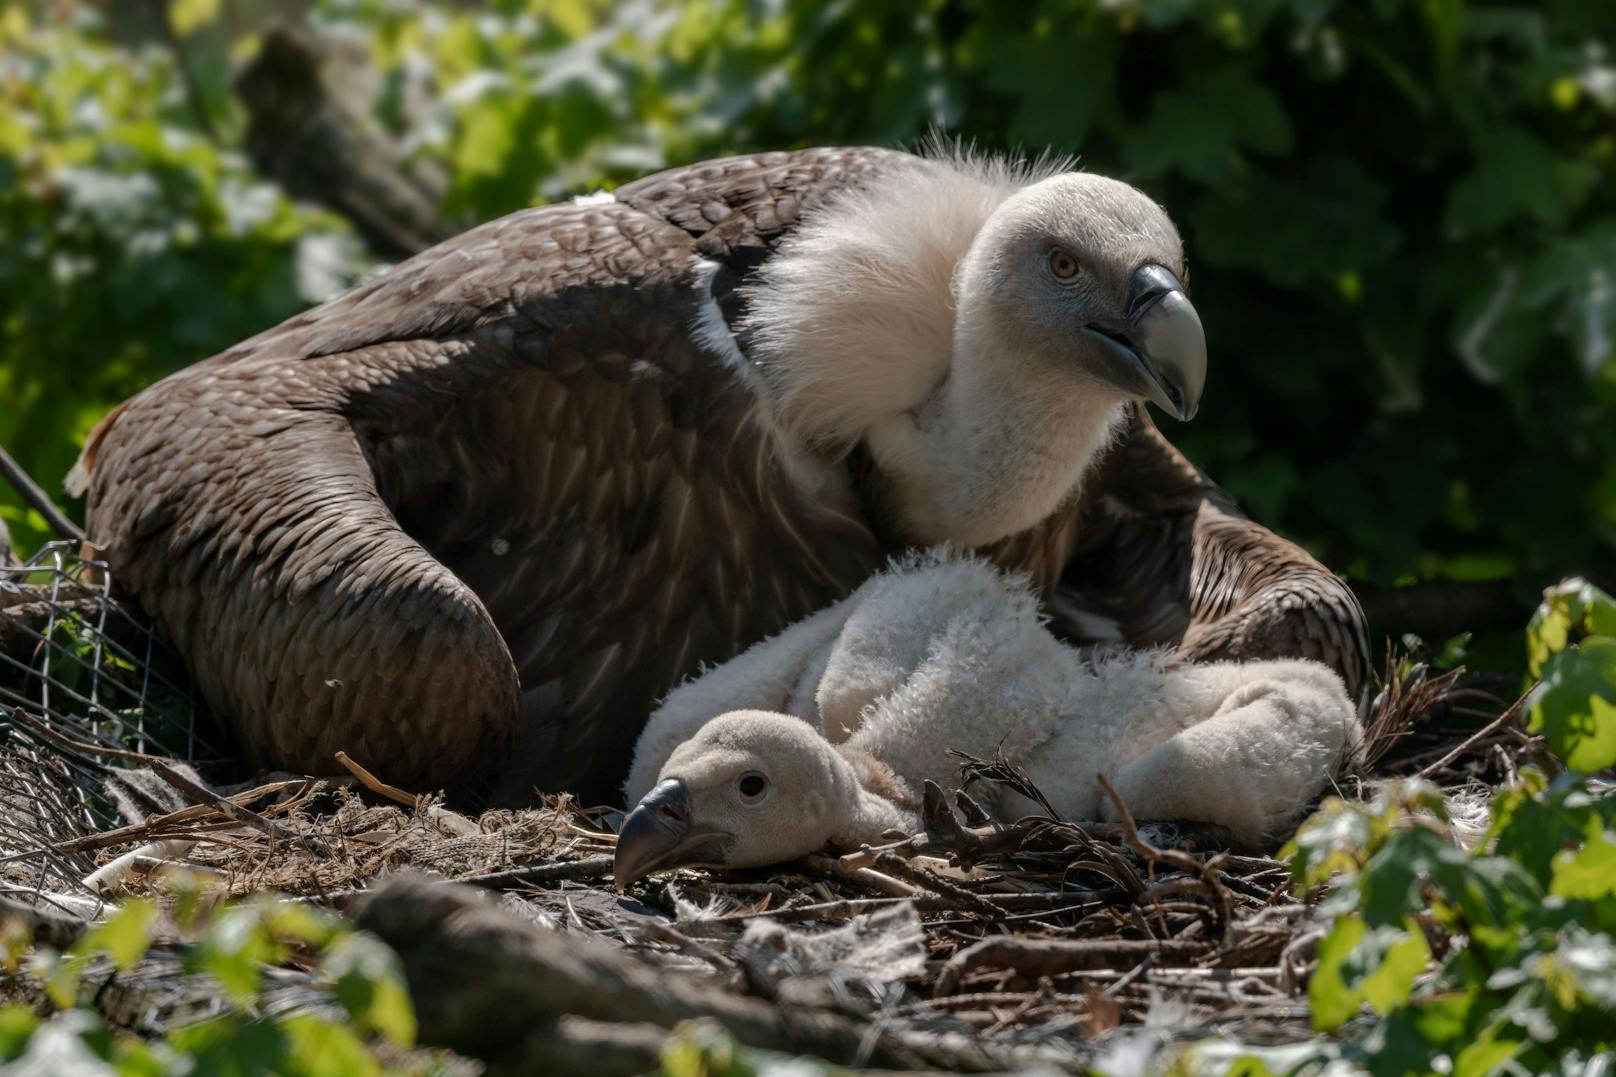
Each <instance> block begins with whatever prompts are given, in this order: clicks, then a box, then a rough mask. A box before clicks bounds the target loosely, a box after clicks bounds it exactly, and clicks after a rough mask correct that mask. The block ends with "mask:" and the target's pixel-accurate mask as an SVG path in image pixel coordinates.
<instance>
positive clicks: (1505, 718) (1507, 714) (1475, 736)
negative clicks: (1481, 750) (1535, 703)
mask: <svg viewBox="0 0 1616 1077" xmlns="http://www.w3.org/2000/svg"><path fill="white" fill-rule="evenodd" d="M1525 705H1526V697H1525V696H1522V697H1521V698H1519V699H1517V700H1516V701H1515V702H1514V703H1511V704H1510V705H1509V709H1508V710H1506V711H1504V713H1503V714H1500V715H1499V716H1498V717H1497V718H1494V719H1493V720H1492V721H1490V722H1488V723H1487V724H1486V725H1484V726H1482V727H1481V728H1480V729H1478V730H1476V731H1475V732H1474V733H1472V734H1470V736H1468V737H1466V738H1465V739H1464V740H1463V741H1462V742H1460V744H1459V745H1458V747H1456V748H1454V749H1453V750H1452V751H1451V752H1448V753H1447V754H1446V755H1444V756H1443V757H1442V758H1441V759H1438V760H1437V761H1436V762H1435V763H1432V764H1431V765H1430V766H1428V767H1425V768H1423V769H1421V770H1420V772H1419V773H1418V774H1417V775H1415V777H1417V778H1429V777H1430V776H1431V775H1433V774H1435V773H1437V772H1438V771H1440V770H1442V768H1443V767H1446V766H1447V765H1448V764H1449V763H1452V762H1453V761H1454V760H1455V759H1458V758H1459V757H1460V756H1462V755H1464V754H1465V753H1466V752H1468V751H1469V750H1470V749H1471V748H1473V747H1475V746H1476V744H1477V743H1478V742H1479V741H1481V740H1483V739H1484V738H1486V737H1490V736H1491V735H1492V734H1494V733H1496V732H1498V731H1499V730H1500V729H1502V728H1504V726H1506V725H1508V724H1509V723H1510V722H1512V721H1514V720H1515V718H1516V717H1517V716H1519V714H1520V713H1521V708H1522V707H1524V706H1525Z"/></svg>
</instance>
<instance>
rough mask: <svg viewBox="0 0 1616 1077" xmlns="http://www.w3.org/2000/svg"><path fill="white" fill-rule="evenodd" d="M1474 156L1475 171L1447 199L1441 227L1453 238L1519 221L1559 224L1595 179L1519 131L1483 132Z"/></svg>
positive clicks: (1578, 164) (1580, 165) (1584, 165)
mask: <svg viewBox="0 0 1616 1077" xmlns="http://www.w3.org/2000/svg"><path fill="white" fill-rule="evenodd" d="M1475 152H1476V166H1475V168H1474V169H1473V170H1472V171H1471V172H1470V174H1469V175H1467V176H1465V177H1464V178H1463V179H1461V180H1460V181H1459V182H1458V183H1456V184H1454V186H1453V189H1452V191H1451V192H1449V195H1448V209H1447V214H1446V216H1445V218H1444V223H1445V225H1446V227H1447V230H1448V233H1449V235H1450V236H1453V237H1454V238H1459V237H1463V236H1467V235H1474V234H1477V233H1486V232H1494V231H1497V230H1498V229H1499V228H1501V227H1503V226H1504V225H1506V224H1509V223H1511V222H1512V221H1515V220H1518V219H1522V218H1530V219H1532V220H1535V221H1537V222H1539V223H1541V224H1559V223H1560V222H1562V221H1563V220H1564V219H1565V218H1566V216H1567V215H1568V214H1569V213H1570V212H1571V211H1572V210H1573V209H1574V208H1576V206H1577V205H1578V204H1580V203H1581V202H1582V200H1583V198H1585V197H1586V196H1587V194H1588V191H1589V189H1590V188H1591V187H1592V186H1593V183H1594V181H1595V180H1596V179H1597V178H1598V173H1597V171H1595V169H1594V168H1593V166H1592V165H1590V164H1588V163H1586V162H1583V161H1572V160H1567V159H1565V158H1562V157H1560V156H1559V155H1557V154H1556V153H1555V152H1554V151H1553V150H1551V149H1550V148H1549V147H1548V146H1547V145H1546V144H1545V143H1544V142H1543V141H1542V140H1541V139H1539V138H1538V137H1537V136H1535V135H1533V134H1531V133H1529V132H1527V131H1525V130H1523V129H1522V128H1519V127H1495V128H1488V129H1486V130H1485V131H1484V132H1483V133H1482V134H1480V135H1478V136H1477V145H1476V146H1475Z"/></svg>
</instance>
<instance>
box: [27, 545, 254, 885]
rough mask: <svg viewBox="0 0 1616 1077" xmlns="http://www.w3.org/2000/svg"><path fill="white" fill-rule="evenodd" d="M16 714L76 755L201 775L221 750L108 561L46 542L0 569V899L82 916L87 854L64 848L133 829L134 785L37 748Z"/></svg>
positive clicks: (168, 651)
mask: <svg viewBox="0 0 1616 1077" xmlns="http://www.w3.org/2000/svg"><path fill="white" fill-rule="evenodd" d="M17 711H21V712H22V713H23V714H24V715H26V716H28V717H29V718H31V719H33V720H35V721H38V722H41V723H43V724H44V725H45V726H47V727H49V728H50V729H52V730H55V731H56V732H58V733H60V734H63V735H65V736H67V737H70V738H72V739H73V740H75V741H78V742H81V743H93V744H100V745H105V746H108V747H111V748H120V749H126V750H133V751H137V752H142V753H147V754H151V755H160V756H166V757H169V758H172V759H177V760H182V761H185V762H188V763H192V764H194V765H197V766H199V767H203V768H205V769H207V770H213V771H217V770H221V769H224V768H227V767H228V764H229V759H230V753H229V752H228V750H227V748H228V745H227V743H226V742H225V741H224V740H223V738H222V737H221V736H220V734H219V731H218V730H217V728H216V727H215V726H214V725H213V724H212V723H211V722H210V721H209V720H208V718H207V715H206V713H205V711H204V709H203V708H202V706H201V704H200V701H199V700H198V699H197V698H196V695H195V693H194V692H193V691H192V689H191V687H190V684H189V680H188V678H187V677H186V675H185V672H184V666H183V664H182V663H181V661H180V660H179V657H178V656H177V655H176V654H175V653H174V652H173V650H172V648H170V647H169V646H168V645H167V644H166V643H165V642H164V640H163V639H162V637H161V636H160V634H159V633H158V632H157V631H156V630H155V629H154V628H153V626H152V625H151V623H150V622H149V621H148V619H147V618H146V616H145V615H144V613H143V612H142V611H141V610H140V609H139V608H138V607H137V606H135V605H134V604H133V603H132V602H130V601H129V600H128V599H126V598H123V597H121V596H119V595H118V594H117V593H116V590H115V588H114V585H113V579H112V573H111V572H110V570H109V569H108V567H107V564H106V562H104V561H99V560H92V559H88V558H84V557H81V556H80V555H79V553H78V550H77V547H76V544H74V543H69V542H56V543H50V544H48V545H46V546H44V547H42V548H41V549H40V550H39V551H38V552H37V553H36V554H35V555H34V556H33V557H32V558H31V559H30V560H29V561H27V562H26V563H24V564H21V565H4V564H0V893H4V894H9V895H12V896H14V897H15V896H26V897H31V898H32V900H33V901H35V902H37V903H41V904H48V905H52V906H54V907H56V908H58V909H60V910H62V911H66V912H69V913H73V914H76V915H81V916H93V915H95V914H96V913H98V912H99V910H100V905H101V899H100V898H99V896H98V895H97V894H96V893H95V892H94V891H92V890H90V889H89V888H87V887H86V886H85V885H84V884H83V882H82V880H83V878H84V876H85V875H86V874H88V873H89V872H90V871H91V870H93V869H94V866H95V865H94V863H93V860H92V854H91V853H90V852H89V851H87V850H77V851H75V849H74V848H73V847H72V846H71V845H68V846H67V848H65V849H64V848H63V846H64V844H66V843H71V842H73V841H74V840H75V839H80V838H85V837H87V836H89V835H92V834H97V833H100V832H102V831H105V830H109V829H112V828H114V827H117V826H120V825H122V824H124V823H128V822H134V821H136V820H135V819H131V818H128V816H129V815H130V814H132V806H131V800H132V798H134V799H138V786H127V785H124V784H123V783H120V782H119V780H118V773H119V771H120V770H122V769H123V768H120V767H118V766H117V765H115V764H114V763H112V762H110V761H108V760H107V759H105V758H103V757H100V756H97V755H93V754H91V753H88V752H79V751H75V750H72V749H70V748H67V747H65V746H63V745H60V744H55V743H52V742H51V741H49V740H47V739H45V738H44V737H42V736H40V735H39V734H37V733H36V732H34V731H33V730H31V729H29V728H28V727H27V726H26V725H25V724H23V723H22V722H21V721H19V720H17V719H16V718H15V717H13V715H14V714H15V712H17ZM124 772H125V773H127V771H126V770H125V771H124ZM114 786H117V787H118V789H119V790H121V792H122V796H119V795H116V793H115V792H114ZM152 806H153V807H155V805H152Z"/></svg>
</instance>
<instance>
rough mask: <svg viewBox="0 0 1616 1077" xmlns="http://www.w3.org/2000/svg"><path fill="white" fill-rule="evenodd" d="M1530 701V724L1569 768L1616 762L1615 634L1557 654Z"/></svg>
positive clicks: (1586, 769)
mask: <svg viewBox="0 0 1616 1077" xmlns="http://www.w3.org/2000/svg"><path fill="white" fill-rule="evenodd" d="M1527 702H1528V708H1529V709H1528V711H1527V715H1528V718H1527V727H1528V728H1529V729H1531V730H1532V731H1533V732H1534V733H1542V734H1543V736H1544V738H1545V739H1546V740H1547V741H1548V742H1549V747H1550V748H1551V749H1553V750H1554V753H1555V754H1556V755H1558V756H1559V757H1560V758H1561V759H1563V760H1565V763H1566V765H1567V766H1569V767H1571V768H1573V769H1575V770H1580V771H1583V772H1584V773H1593V772H1594V771H1597V770H1602V769H1604V768H1605V767H1609V766H1616V638H1610V637H1604V636H1601V637H1595V638H1593V639H1588V640H1585V641H1584V642H1583V643H1582V644H1581V645H1580V646H1578V647H1576V648H1574V649H1572V650H1567V651H1562V652H1560V653H1559V654H1556V655H1554V656H1552V657H1551V658H1550V659H1549V660H1548V662H1547V663H1546V664H1545V665H1544V667H1543V680H1542V681H1541V682H1540V683H1539V684H1538V686H1537V687H1536V688H1534V689H1533V690H1532V694H1531V696H1530V698H1529V699H1528V701H1527Z"/></svg>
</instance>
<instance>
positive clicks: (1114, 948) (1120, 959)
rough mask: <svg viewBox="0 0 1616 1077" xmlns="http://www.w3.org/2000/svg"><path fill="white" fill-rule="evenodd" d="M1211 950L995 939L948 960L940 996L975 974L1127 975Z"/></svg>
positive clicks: (1171, 944) (1153, 943)
mask: <svg viewBox="0 0 1616 1077" xmlns="http://www.w3.org/2000/svg"><path fill="white" fill-rule="evenodd" d="M1209 948H1210V947H1209V946H1208V945H1207V944H1206V943H1205V942H1179V941H1175V940H1171V939H1167V940H1159V939H1027V938H1020V937H1018V936H1015V935H997V936H994V937H992V938H987V939H983V940H982V941H981V942H978V943H975V944H974V945H971V946H967V947H966V948H965V949H963V950H961V951H960V952H959V953H957V954H955V955H954V956H953V957H951V958H949V959H948V963H947V964H945V965H944V966H943V971H942V972H941V973H940V974H939V975H938V977H937V987H936V992H935V993H936V994H938V995H951V994H953V993H954V991H955V990H956V989H957V988H958V987H959V985H960V982H961V981H962V980H964V978H965V977H966V976H967V975H969V974H970V973H972V972H975V971H977V970H978V969H984V968H1009V969H1014V970H1015V971H1016V973H1017V975H1020V976H1053V975H1059V974H1061V973H1066V972H1085V971H1093V970H1096V969H1111V970H1116V971H1126V970H1128V969H1131V968H1133V967H1134V966H1135V965H1137V964H1138V963H1139V962H1140V961H1141V960H1143V959H1144V958H1146V957H1155V958H1156V959H1158V960H1160V959H1163V958H1166V959H1168V960H1186V959H1189V958H1195V957H1199V956H1200V955H1202V954H1204V953H1206V952H1207V950H1208V949H1209Z"/></svg>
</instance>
